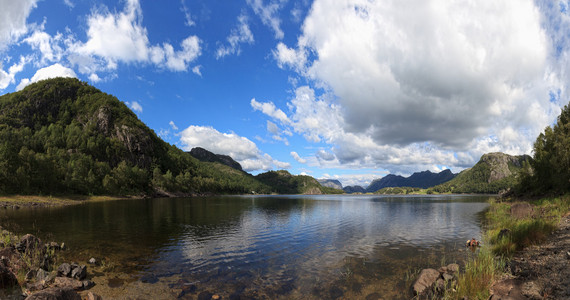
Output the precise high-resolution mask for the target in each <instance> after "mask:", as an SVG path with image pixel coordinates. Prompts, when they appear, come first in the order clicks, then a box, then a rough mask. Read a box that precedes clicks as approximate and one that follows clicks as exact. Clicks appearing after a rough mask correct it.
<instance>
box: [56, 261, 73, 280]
mask: <svg viewBox="0 0 570 300" xmlns="http://www.w3.org/2000/svg"><path fill="white" fill-rule="evenodd" d="M57 275H59V276H63V277H68V276H69V275H71V265H70V264H68V263H62V264H61V265H60V266H59V267H58V268H57Z"/></svg>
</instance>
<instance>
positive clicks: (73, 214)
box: [1, 195, 488, 299]
mask: <svg viewBox="0 0 570 300" xmlns="http://www.w3.org/2000/svg"><path fill="white" fill-rule="evenodd" d="M487 199H488V197H484V196H396V197H394V196H330V195H327V196H273V197H267V196H265V197H262V196H255V197H245V196H244V197H215V198H183V199H142V200H122V201H110V202H98V203H87V204H82V205H77V206H72V207H63V208H43V209H26V210H24V209H21V210H5V211H2V212H1V217H2V224H3V225H4V226H5V227H8V228H9V229H11V230H14V231H16V232H20V233H26V232H32V233H36V234H38V235H39V236H40V237H42V238H43V239H44V240H55V241H64V242H65V243H66V244H67V245H69V247H70V251H68V252H67V254H66V255H69V256H71V257H73V258H75V259H78V260H81V261H86V260H88V259H89V257H96V258H99V259H102V260H103V261H104V262H105V263H104V266H102V267H100V268H93V271H94V274H95V276H94V281H95V282H96V283H98V285H97V286H96V287H95V289H96V290H95V291H99V292H100V293H103V294H108V295H112V296H113V297H121V293H125V294H128V295H132V294H137V293H140V294H141V295H143V296H144V295H146V296H148V297H151V298H152V297H156V295H153V292H155V293H160V295H161V297H160V298H164V299H169V298H176V297H177V296H179V295H181V294H180V293H181V291H182V289H185V288H186V289H188V287H189V286H191V285H194V286H196V288H197V290H196V292H195V293H194V297H195V295H196V294H197V293H199V292H201V291H205V290H208V291H211V292H215V293H218V294H220V295H221V296H222V297H223V298H225V299H227V298H229V296H230V295H231V294H232V293H233V294H234V295H238V294H239V295H241V296H242V297H243V296H250V297H253V298H267V299H275V298H303V299H305V298H314V299H323V298H324V299H326V298H336V297H340V296H342V297H344V298H365V297H366V296H367V295H369V294H371V293H378V294H379V295H380V296H382V297H385V298H408V297H409V294H407V292H408V287H407V286H406V285H407V284H408V283H406V282H405V280H406V278H407V275H406V272H408V273H409V272H412V271H414V270H417V269H418V268H421V267H427V266H431V267H439V266H441V265H442V264H443V263H451V262H459V263H462V262H463V261H464V260H465V259H466V258H467V257H468V256H469V255H471V253H470V252H469V251H466V249H465V248H464V247H463V243H464V242H465V240H467V239H469V238H471V237H475V238H480V232H481V228H480V212H482V211H483V210H484V209H485V208H486V207H487V204H486V203H485V201H486V200H487ZM113 276H114V277H116V279H117V280H115V281H113V280H112V278H111V277H113ZM98 277H100V278H98ZM117 282H118V284H117ZM109 285H110V286H109ZM105 288H106V289H107V290H105ZM97 289H98V290H97ZM182 294H184V293H182ZM188 294H190V293H188ZM184 297H186V296H181V298H184Z"/></svg>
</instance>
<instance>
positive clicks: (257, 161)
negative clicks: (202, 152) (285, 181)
mask: <svg viewBox="0 0 570 300" xmlns="http://www.w3.org/2000/svg"><path fill="white" fill-rule="evenodd" d="M180 142H181V143H182V145H183V149H184V150H186V151H189V150H191V149H192V148H194V147H202V148H204V149H207V150H209V151H212V152H213V153H216V154H225V155H229V156H231V157H232V158H233V159H235V160H236V161H238V162H239V163H240V164H241V165H242V167H243V169H244V170H246V171H255V170H271V169H275V168H279V169H287V168H290V167H291V166H290V164H289V163H287V162H281V161H278V160H275V159H273V158H272V157H271V156H270V155H268V154H267V153H262V152H261V150H259V148H257V145H256V144H255V143H254V142H252V141H251V140H249V139H248V138H246V137H242V136H239V135H237V134H235V133H233V132H231V133H222V132H219V131H217V130H216V129H214V128H212V127H205V126H190V127H188V128H186V129H184V130H183V131H182V132H181V133H180Z"/></svg>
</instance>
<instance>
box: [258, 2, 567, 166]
mask: <svg viewBox="0 0 570 300" xmlns="http://www.w3.org/2000/svg"><path fill="white" fill-rule="evenodd" d="M536 4H538V7H537V6H535V2H533V1H531V0H525V1H517V2H516V3H514V2H510V1H491V2H488V1H483V2H481V1H475V2H472V1H459V2H449V1H445V0H431V1H416V2H414V1H412V2H409V1H407V2H406V1H404V2H402V1H395V2H383V1H376V2H374V1H365V0H353V1H335V0H316V1H314V2H313V5H312V8H311V9H310V11H309V14H308V16H307V17H306V19H305V20H304V23H303V26H302V34H301V35H300V36H299V38H298V40H297V44H296V46H295V47H293V48H290V47H288V46H287V45H285V44H284V43H279V44H278V45H277V47H276V48H275V49H274V51H273V56H274V58H275V60H276V62H277V64H278V66H279V67H281V68H290V69H292V70H294V71H296V72H297V73H298V74H299V75H300V76H302V77H304V79H306V80H307V81H308V82H309V86H306V87H300V88H297V89H296V93H295V96H294V97H293V99H291V101H290V102H289V103H288V107H289V111H290V112H291V113H290V114H289V115H284V116H280V117H279V119H278V118H276V116H275V114H274V112H275V111H278V110H280V109H279V108H277V107H275V105H274V104H273V103H271V102H270V103H259V102H256V101H253V100H252V102H251V105H252V107H254V109H256V110H259V111H262V112H263V113H264V114H266V115H268V116H270V117H271V118H273V119H274V120H287V121H281V125H284V126H289V127H290V128H291V129H292V130H293V131H294V132H296V133H299V134H302V135H303V136H305V138H306V139H307V140H309V141H313V142H325V143H327V144H329V145H330V146H331V149H330V151H327V153H329V154H334V159H331V158H332V156H326V155H324V153H322V152H316V153H315V154H314V156H313V157H307V160H308V164H310V165H319V166H322V167H346V168H348V167H355V168H367V167H369V168H387V169H389V170H390V171H393V172H401V173H406V172H409V171H410V170H411V171H412V172H414V171H418V170H422V169H423V170H425V169H430V170H436V169H438V168H439V167H438V166H442V165H445V166H450V167H451V168H452V169H453V170H454V171H458V170H460V169H461V168H464V167H467V166H470V165H472V164H473V163H474V162H476V161H477V160H478V159H479V157H480V156H481V154H483V153H485V152H488V151H491V150H492V151H504V152H507V153H511V154H522V153H530V151H531V149H532V143H533V141H534V139H535V138H536V136H537V135H538V133H539V132H540V131H541V130H542V129H543V128H544V127H545V126H547V125H549V124H551V122H552V121H553V120H555V118H556V116H557V115H558V114H559V111H560V110H559V107H560V105H563V104H565V103H560V102H561V100H560V99H567V97H568V95H567V91H568V86H569V84H570V72H567V71H566V70H567V69H568V68H570V59H569V58H570V42H569V41H570V39H569V38H568V37H567V32H568V30H570V16H569V14H568V12H567V11H566V12H561V9H560V6H559V5H558V4H554V5H552V2H550V1H537V2H536ZM315 91H318V92H315ZM551 95H554V96H552V97H551ZM262 105H264V106H265V109H263V106H262ZM319 158H320V159H319ZM323 158H327V159H323Z"/></svg>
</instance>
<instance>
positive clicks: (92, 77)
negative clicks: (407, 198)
mask: <svg viewBox="0 0 570 300" xmlns="http://www.w3.org/2000/svg"><path fill="white" fill-rule="evenodd" d="M89 80H90V81H91V82H93V83H97V82H99V81H101V78H99V76H98V75H97V74H95V73H92V74H91V75H89Z"/></svg>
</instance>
